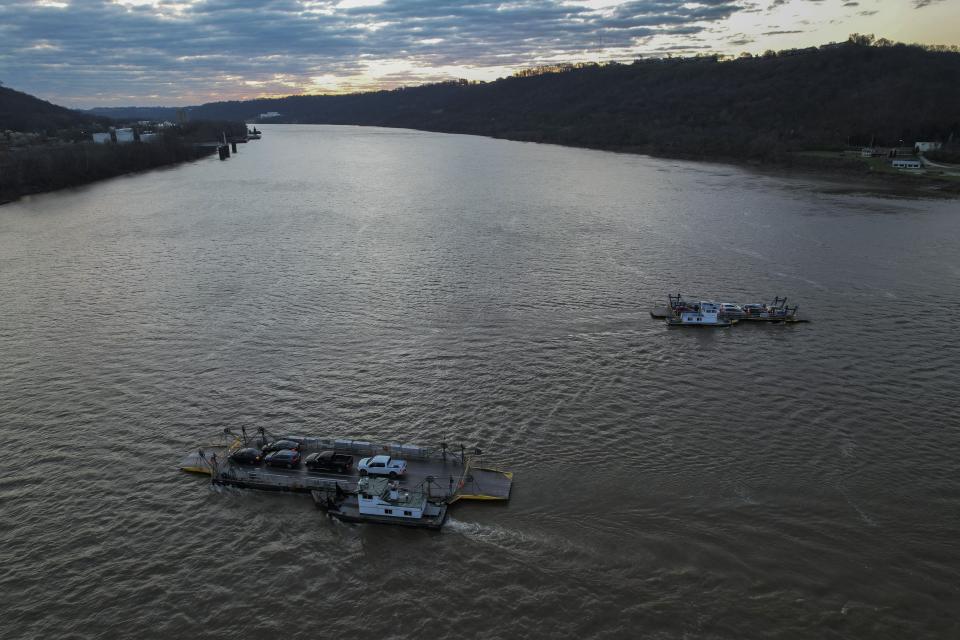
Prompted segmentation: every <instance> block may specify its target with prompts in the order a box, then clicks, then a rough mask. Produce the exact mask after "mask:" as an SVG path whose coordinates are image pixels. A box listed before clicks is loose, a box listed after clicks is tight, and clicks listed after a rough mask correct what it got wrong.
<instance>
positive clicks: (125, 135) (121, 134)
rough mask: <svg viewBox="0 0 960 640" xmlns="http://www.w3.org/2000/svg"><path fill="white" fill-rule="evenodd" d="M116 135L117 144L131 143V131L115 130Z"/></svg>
mask: <svg viewBox="0 0 960 640" xmlns="http://www.w3.org/2000/svg"><path fill="white" fill-rule="evenodd" d="M116 134H117V143H118V144H126V143H128V142H133V129H129V128H128V129H117V130H116Z"/></svg>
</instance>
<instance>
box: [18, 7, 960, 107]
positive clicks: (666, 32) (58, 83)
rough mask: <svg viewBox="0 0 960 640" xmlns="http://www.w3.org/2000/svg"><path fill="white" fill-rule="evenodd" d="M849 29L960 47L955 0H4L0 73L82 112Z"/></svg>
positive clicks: (731, 50) (734, 49)
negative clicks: (103, 107) (90, 108)
mask: <svg viewBox="0 0 960 640" xmlns="http://www.w3.org/2000/svg"><path fill="white" fill-rule="evenodd" d="M854 32H857V33H873V34H876V35H877V37H881V36H882V37H886V38H889V39H891V40H895V41H902V42H920V43H924V44H948V45H958V44H960V0H504V1H502V2H500V1H496V0H259V1H257V0H0V82H2V83H3V84H4V85H5V86H7V87H11V88H14V89H17V90H19V91H25V92H27V93H30V94H33V95H37V96H39V97H41V98H44V99H46V100H50V101H51V102H54V103H57V104H61V105H64V106H68V107H75V108H89V107H94V106H183V105H195V104H202V103H204V102H211V101H215V100H238V99H247V98H256V97H264V96H268V97H269V96H283V95H292V94H303V93H314V94H315V93H345V92H351V91H361V90H371V89H381V88H387V89H390V88H395V87H398V86H403V85H414V84H422V83H424V82H435V81H439V80H446V79H451V78H466V79H469V80H494V79H496V78H498V77H503V76H508V75H510V74H512V73H513V72H515V71H517V70H519V69H522V68H526V67H531V66H537V65H549V64H555V63H560V62H589V61H594V62H602V61H607V60H619V61H630V60H633V59H635V58H638V57H650V56H665V55H668V54H669V55H693V54H696V53H721V54H730V55H738V54H739V53H741V52H744V51H747V52H750V53H755V54H756V53H762V52H763V51H765V50H767V49H774V50H780V49H789V48H795V47H807V46H815V45H820V44H825V43H828V42H839V41H843V40H846V39H847V37H848V35H849V34H851V33H854Z"/></svg>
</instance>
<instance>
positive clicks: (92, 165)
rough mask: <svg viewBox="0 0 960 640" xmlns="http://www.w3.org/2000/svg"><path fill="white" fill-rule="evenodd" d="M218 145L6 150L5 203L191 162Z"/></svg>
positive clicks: (1, 168) (1, 176) (1, 187)
mask: <svg viewBox="0 0 960 640" xmlns="http://www.w3.org/2000/svg"><path fill="white" fill-rule="evenodd" d="M214 151H215V149H213V148H209V147H200V146H197V145H194V144H190V143H185V142H182V141H177V140H164V141H160V142H152V143H135V144H125V145H118V144H94V143H92V142H89V143H87V142H85V143H79V144H51V145H40V146H33V147H27V148H22V149H12V150H8V151H5V152H3V153H2V154H0V205H2V204H5V203H8V202H13V201H15V200H17V199H19V198H21V197H23V196H26V195H31V194H35V193H45V192H48V191H56V190H58V189H65V188H69V187H78V186H81V185H85V184H90V183H93V182H97V181H100V180H106V179H108V178H114V177H117V176H121V175H125V174H129V173H138V172H141V171H148V170H150V169H155V168H158V167H163V166H168V165H173V164H179V163H182V162H191V161H193V160H198V159H200V158H203V157H205V156H208V155H210V154H212V153H213V152H214Z"/></svg>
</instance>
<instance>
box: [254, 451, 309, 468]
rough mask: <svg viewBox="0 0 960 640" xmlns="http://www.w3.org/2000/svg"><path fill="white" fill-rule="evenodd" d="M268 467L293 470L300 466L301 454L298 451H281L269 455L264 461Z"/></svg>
mask: <svg viewBox="0 0 960 640" xmlns="http://www.w3.org/2000/svg"><path fill="white" fill-rule="evenodd" d="M263 462H264V464H266V465H267V466H268V467H286V468H288V469H293V468H295V467H299V466H300V452H299V451H297V450H296V449H281V450H280V451H274V452H272V453H270V454H267V457H266V458H264V459H263Z"/></svg>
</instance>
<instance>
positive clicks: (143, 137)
mask: <svg viewBox="0 0 960 640" xmlns="http://www.w3.org/2000/svg"><path fill="white" fill-rule="evenodd" d="M159 139H160V135H159V134H156V133H141V134H140V142H156V141H157V140H159Z"/></svg>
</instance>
